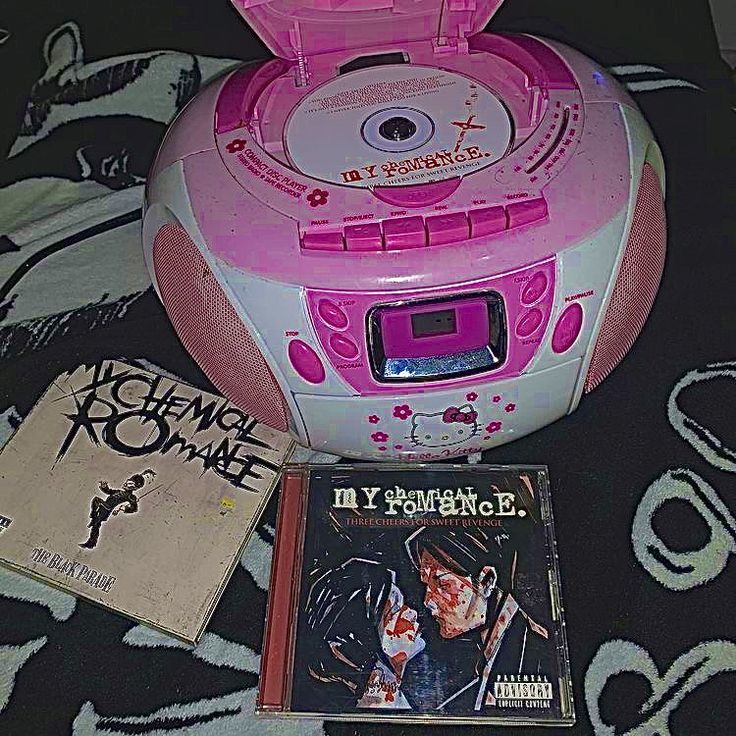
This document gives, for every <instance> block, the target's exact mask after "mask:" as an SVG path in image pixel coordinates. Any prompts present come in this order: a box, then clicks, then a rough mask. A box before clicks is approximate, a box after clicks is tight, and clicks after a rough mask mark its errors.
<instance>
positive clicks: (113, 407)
mask: <svg viewBox="0 0 736 736" xmlns="http://www.w3.org/2000/svg"><path fill="white" fill-rule="evenodd" d="M292 446H293V443H292V441H291V440H290V439H289V437H288V436H287V435H286V434H283V433H282V432H278V431H276V430H274V429H271V428H269V427H267V426H265V425H263V424H261V423H259V422H257V421H256V420H255V419H253V418H252V417H250V416H248V415H247V414H245V413H244V412H243V411H241V410H240V409H238V408H236V407H234V406H232V405H231V404H230V403H229V402H227V401H226V400H225V399H223V398H222V397H219V396H215V395H213V394H209V393H206V392H203V391H199V390H197V389H194V388H192V387H190V386H188V385H185V384H183V383H180V382H177V381H173V380H170V379H169V378H166V377H164V376H161V375H157V374H154V373H151V372H150V371H147V370H143V369H140V368H137V367H135V366H133V365H129V364H126V363H121V362H117V361H104V362H101V363H98V364H95V365H89V366H80V367H79V368H78V369H76V370H74V371H73V372H71V373H66V374H64V375H61V376H59V377H58V378H57V379H56V380H55V381H54V382H53V383H52V385H51V386H50V387H49V389H48V390H47V391H46V392H45V394H44V395H43V396H42V398H41V399H40V400H39V402H38V403H37V404H36V406H35V407H34V408H33V410H32V411H31V413H30V414H29V416H28V417H27V418H26V420H25V421H24V422H23V423H22V424H21V426H20V428H19V429H18V430H17V431H16V433H15V434H14V435H13V437H12V438H11V439H10V441H9V442H8V444H7V445H6V446H5V447H4V449H3V451H2V453H0V563H2V564H4V565H6V566H8V567H10V568H12V569H14V570H16V571H18V572H22V573H27V574H29V575H31V576H33V577H34V578H37V579H40V580H42V581H44V582H47V583H50V584H52V585H54V586H57V587H59V588H62V589H63V590H66V591H68V592H70V593H73V594H75V595H78V596H80V597H83V598H86V599H88V600H90V601H93V602H95V603H98V604H101V605H103V606H105V607H107V608H109V609H112V610H114V611H117V612H118V613H121V614H124V615H126V616H129V617H131V618H134V619H136V620H137V621H140V622H141V623H144V624H148V625H150V626H154V627H156V628H158V629H160V630H162V631H164V632H166V633H168V634H171V635H173V636H176V637H179V638H180V639H183V640H184V641H187V642H190V643H196V641H197V640H198V639H199V637H200V635H201V634H202V631H203V630H204V628H205V626H206V624H207V622H208V621H209V618H210V616H211V615H212V612H213V610H214V607H215V605H216V603H217V601H218V600H219V598H220V594H221V593H222V590H223V588H224V586H225V584H226V582H227V581H228V579H229V578H230V575H231V573H232V570H233V568H234V566H235V564H236V563H237V561H238V559H239V556H240V553H241V552H242V549H243V547H244V546H245V544H246V542H247V539H248V536H249V535H250V531H251V530H252V528H253V526H254V525H255V523H256V521H257V520H258V517H259V515H260V513H261V510H262V508H263V506H264V505H265V503H266V501H267V500H268V498H269V495H270V493H271V491H272V489H273V487H274V485H275V484H276V481H277V479H278V476H279V473H280V470H281V468H282V466H283V463H284V462H285V461H286V460H287V459H288V456H289V454H290V452H291V449H292Z"/></svg>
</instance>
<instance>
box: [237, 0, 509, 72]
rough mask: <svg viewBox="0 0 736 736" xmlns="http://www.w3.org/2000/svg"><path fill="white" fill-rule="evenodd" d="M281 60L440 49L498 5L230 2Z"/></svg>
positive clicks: (461, 1)
mask: <svg viewBox="0 0 736 736" xmlns="http://www.w3.org/2000/svg"><path fill="white" fill-rule="evenodd" d="M231 2H232V3H233V5H234V6H235V8H236V9H237V10H238V12H239V13H240V14H241V15H242V16H243V18H245V20H246V21H247V22H248V24H249V25H250V26H251V28H253V30H254V31H255V32H256V33H257V34H258V35H259V36H260V38H261V40H262V41H263V42H264V43H265V44H266V45H267V46H268V47H269V48H270V49H271V51H273V53H274V54H276V55H277V56H280V57H281V58H283V59H292V60H296V59H299V58H300V57H302V56H303V57H307V56H311V55H313V54H320V53H324V52H326V51H340V50H345V49H359V48H371V47H375V46H387V45H388V46H391V45H395V46H401V45H402V44H405V43H407V42H409V41H419V40H422V39H430V38H436V39H438V41H439V42H440V43H452V39H456V38H463V37H466V36H472V35H473V34H474V33H478V32H479V31H482V30H483V28H484V27H485V25H486V23H488V21H489V20H490V19H491V18H492V17H493V15H494V13H495V12H496V11H497V10H498V8H499V7H500V5H501V3H502V2H503V0H231Z"/></svg>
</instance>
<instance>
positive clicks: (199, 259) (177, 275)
mask: <svg viewBox="0 0 736 736" xmlns="http://www.w3.org/2000/svg"><path fill="white" fill-rule="evenodd" d="M153 265H154V270H155V272H156V280H157V283H158V287H159V290H160V292H161V298H162V300H163V303H164V306H165V307H166V311H167V312H168V314H169V317H170V318H171V322H172V324H173V325H174V329H175V330H176V332H177V334H178V335H179V339H180V340H181V341H182V343H183V344H184V347H186V349H187V351H188V352H189V353H190V354H191V355H192V357H193V358H194V360H195V361H196V362H197V363H198V364H199V366H200V367H201V368H202V370H203V371H204V373H205V374H206V375H207V377H208V378H209V379H210V381H212V383H213V385H214V386H216V387H217V389H218V390H219V391H220V392H221V393H222V394H223V396H225V397H226V398H227V399H229V400H230V401H232V402H233V404H235V405H236V406H238V407H240V408H242V409H244V410H246V411H247V412H248V413H249V414H250V415H251V416H253V417H255V418H256V419H258V420H259V421H261V422H264V423H265V424H268V425H269V426H271V427H274V428H275V429H280V430H282V431H286V430H287V429H288V418H287V417H288V409H287V406H286V402H285V400H284V396H283V394H282V393H281V389H280V388H279V385H278V383H277V381H276V379H275V378H274V376H273V373H272V372H271V370H270V369H269V367H268V364H267V363H266V361H265V359H264V357H263V355H262V354H261V351H260V350H259V349H258V346H257V345H256V343H255V341H254V340H253V338H252V336H251V335H250V333H249V332H248V329H247V328H246V327H245V325H244V324H243V321H242V319H241V318H240V317H239V315H238V313H237V312H236V311H235V308H234V307H233V305H232V303H231V302H230V300H229V299H228V298H227V296H226V294H225V292H224V291H223V289H222V287H221V286H220V284H219V283H218V281H217V279H216V277H215V275H214V274H213V273H212V271H211V270H210V268H209V266H208V265H207V262H206V261H205V259H204V258H203V256H202V254H201V253H200V252H199V250H198V249H197V246H196V245H195V244H194V243H193V242H192V240H191V238H190V237H189V236H188V235H187V233H186V231H185V230H184V228H182V227H180V226H179V225H172V224H169V225H164V226H163V227H162V228H161V229H160V230H159V231H158V233H157V234H156V238H155V240H154V243H153Z"/></svg>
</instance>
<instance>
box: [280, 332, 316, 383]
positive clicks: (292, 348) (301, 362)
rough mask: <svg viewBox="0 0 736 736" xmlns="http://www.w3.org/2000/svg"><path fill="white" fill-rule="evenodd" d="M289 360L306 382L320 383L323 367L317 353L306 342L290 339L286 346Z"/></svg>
mask: <svg viewBox="0 0 736 736" xmlns="http://www.w3.org/2000/svg"><path fill="white" fill-rule="evenodd" d="M288 354H289V362H290V363H291V365H292V366H293V368H294V370H295V371H296V372H297V373H298V374H299V375H300V376H301V377H302V378H303V379H304V380H305V381H306V382H307V383H322V381H324V380H325V368H324V366H323V365H322V361H321V360H320V359H319V356H318V355H317V353H316V352H315V351H314V350H313V349H312V348H311V347H310V346H309V345H307V343H305V342H302V341H301V340H292V341H291V342H290V343H289V348H288Z"/></svg>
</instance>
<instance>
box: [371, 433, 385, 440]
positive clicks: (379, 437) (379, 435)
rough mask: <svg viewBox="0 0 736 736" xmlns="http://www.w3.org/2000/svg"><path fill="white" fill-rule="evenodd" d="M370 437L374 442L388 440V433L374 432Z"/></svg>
mask: <svg viewBox="0 0 736 736" xmlns="http://www.w3.org/2000/svg"><path fill="white" fill-rule="evenodd" d="M371 439H372V440H373V441H374V442H387V441H388V435H387V434H386V433H385V432H374V433H373V434H372V435H371Z"/></svg>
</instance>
